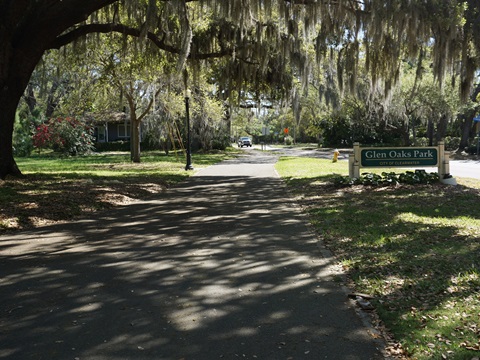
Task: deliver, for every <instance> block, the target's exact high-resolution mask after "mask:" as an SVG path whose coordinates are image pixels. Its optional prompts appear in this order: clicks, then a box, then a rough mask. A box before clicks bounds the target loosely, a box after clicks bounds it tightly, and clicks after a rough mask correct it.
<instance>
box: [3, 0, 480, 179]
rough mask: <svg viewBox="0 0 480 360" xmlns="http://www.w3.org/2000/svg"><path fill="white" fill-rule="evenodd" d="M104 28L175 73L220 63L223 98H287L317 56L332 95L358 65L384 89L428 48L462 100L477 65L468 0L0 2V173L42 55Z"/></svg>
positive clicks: (9, 162)
mask: <svg viewBox="0 0 480 360" xmlns="http://www.w3.org/2000/svg"><path fill="white" fill-rule="evenodd" d="M113 32H115V33H119V34H122V35H123V36H125V37H132V38H135V39H136V41H135V42H134V45H133V48H132V46H129V48H128V51H130V52H132V53H134V54H135V52H136V51H137V52H139V53H140V52H141V53H143V54H147V53H150V52H152V54H153V53H158V51H162V52H164V53H165V54H166V55H165V56H167V57H170V58H171V59H173V60H174V62H175V64H176V65H175V69H174V70H173V71H177V72H180V71H182V70H183V69H184V67H185V64H186V62H187V61H188V62H189V63H191V64H193V63H196V64H198V65H197V66H201V63H202V62H204V61H208V60H211V59H221V60H220V61H217V64H216V65H215V66H217V70H218V71H217V75H216V76H217V78H216V80H217V82H218V84H219V88H220V89H221V91H223V92H224V93H226V94H229V95H231V94H234V93H235V94H240V93H241V92H240V91H239V90H240V89H242V88H245V87H247V86H248V87H249V88H250V89H249V90H250V91H251V92H252V93H254V92H255V91H256V92H257V93H265V92H267V91H268V92H271V93H272V94H276V96H286V95H287V94H290V95H291V94H292V93H295V91H296V90H295V91H293V92H292V91H291V90H292V88H293V87H294V86H295V82H296V81H297V80H299V81H300V83H301V84H303V90H306V89H307V88H308V86H307V84H308V82H309V81H310V80H311V79H312V77H313V76H316V75H315V74H319V73H320V72H319V71H318V67H319V66H320V65H321V64H324V63H325V62H324V61H325V60H326V61H327V63H329V64H330V66H331V70H330V74H331V75H332V76H330V77H329V79H330V81H331V82H334V83H335V86H337V87H338V89H340V90H341V91H343V89H344V88H345V89H346V90H349V91H351V92H353V93H354V92H355V90H356V83H357V79H358V77H359V67H360V66H364V69H363V70H364V71H365V73H366V74H368V77H369V79H370V83H371V86H370V91H371V92H380V93H382V94H383V95H384V96H385V97H388V96H389V95H390V94H391V93H392V89H393V87H394V85H395V84H396V83H397V81H398V79H399V77H400V72H401V70H402V69H401V67H402V62H403V61H405V60H408V61H411V62H412V63H414V64H415V66H416V68H417V69H418V71H417V76H418V77H421V75H422V71H421V69H422V67H425V66H428V64H426V63H425V58H426V56H425V55H426V52H427V49H431V50H432V51H431V59H432V68H433V73H434V75H435V79H436V81H437V83H438V84H439V85H440V86H441V85H442V84H443V83H444V80H445V78H446V76H447V75H448V74H452V75H455V76H456V77H457V78H458V79H459V81H458V84H459V85H458V86H459V89H460V93H461V97H462V98H463V99H467V98H468V96H469V95H470V93H471V89H472V83H473V79H474V74H475V71H476V70H477V69H478V68H479V63H480V62H479V54H480V36H479V34H480V10H479V7H478V2H477V1H476V0H467V1H460V0H452V1H448V2H447V1H443V0H382V1H381V0H241V1H239V0H48V1H42V2H38V1H29V0H16V1H11V0H0V42H1V43H2V44H3V45H2V47H1V48H0V92H1V93H0V177H1V178H4V177H5V176H7V175H8V174H14V175H15V174H20V171H19V169H18V168H17V166H16V164H15V161H14V158H13V153H12V132H13V124H14V119H15V111H16V108H17V106H18V103H19V100H20V98H21V96H22V94H23V93H24V91H25V89H26V88H27V85H28V82H29V80H30V77H31V74H32V72H33V71H34V69H35V66H36V65H37V64H38V63H39V61H40V59H41V58H42V56H43V55H44V53H45V52H46V51H47V50H49V49H60V48H62V47H64V46H66V45H69V44H71V45H72V46H73V49H74V50H75V51H78V52H82V51H84V50H85V48H86V42H95V41H99V39H100V37H98V36H95V34H99V33H113ZM125 44H128V42H125ZM220 65H221V66H220ZM234 90H235V91H234Z"/></svg>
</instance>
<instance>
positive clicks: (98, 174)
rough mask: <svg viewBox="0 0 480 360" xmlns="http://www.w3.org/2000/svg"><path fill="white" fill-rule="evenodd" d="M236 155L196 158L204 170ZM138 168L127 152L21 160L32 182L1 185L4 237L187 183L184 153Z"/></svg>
mask: <svg viewBox="0 0 480 360" xmlns="http://www.w3.org/2000/svg"><path fill="white" fill-rule="evenodd" d="M234 151H235V150H231V152H218V153H209V154H194V155H193V157H192V158H193V165H194V167H195V168H197V169H198V168H202V167H206V166H208V165H211V164H214V163H216V162H219V161H221V160H223V159H225V158H227V157H230V156H232V153H233V152H234ZM141 160H142V162H141V163H137V164H134V163H132V162H131V161H130V154H129V153H127V152H111V153H98V154H95V155H90V156H77V157H59V156H58V155H55V154H53V153H42V154H34V155H32V156H31V157H28V158H18V159H16V161H17V164H18V166H19V168H20V169H21V171H22V172H23V174H24V175H26V177H25V178H24V179H14V178H9V179H8V180H6V181H0V233H1V232H5V231H16V230H21V229H28V228H32V227H36V226H40V225H47V224H52V223H55V222H60V221H65V220H72V219H75V218H77V217H79V216H83V215H86V214H89V213H93V212H95V211H98V210H102V209H108V208H111V207H113V206H117V205H123V204H126V203H129V202H132V201H135V200H144V199H149V198H151V197H152V196H157V195H158V194H159V193H161V192H162V191H164V190H165V189H166V188H168V187H170V186H172V185H174V184H176V183H178V182H180V181H182V180H184V179H186V178H187V177H189V176H190V175H192V173H193V172H191V171H185V157H184V156H183V154H179V155H178V156H176V155H175V154H172V153H171V154H170V155H169V156H166V155H165V154H164V153H162V152H145V153H143V154H142V159H141Z"/></svg>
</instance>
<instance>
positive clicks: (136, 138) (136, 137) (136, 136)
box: [130, 118, 141, 163]
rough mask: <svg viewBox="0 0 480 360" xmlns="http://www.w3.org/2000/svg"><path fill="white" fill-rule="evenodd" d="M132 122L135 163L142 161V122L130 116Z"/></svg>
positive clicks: (131, 139)
mask: <svg viewBox="0 0 480 360" xmlns="http://www.w3.org/2000/svg"><path fill="white" fill-rule="evenodd" d="M130 124H131V126H132V130H131V136H130V145H131V149H132V156H131V157H132V161H133V162H135V163H139V162H140V124H141V121H138V120H137V119H132V118H130Z"/></svg>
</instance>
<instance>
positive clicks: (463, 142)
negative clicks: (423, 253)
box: [457, 113, 475, 153]
mask: <svg viewBox="0 0 480 360" xmlns="http://www.w3.org/2000/svg"><path fill="white" fill-rule="evenodd" d="M474 116H475V115H474V114H473V113H468V114H466V115H465V116H464V118H463V123H462V137H461V139H460V145H459V146H458V149H457V152H458V153H461V152H462V151H464V150H465V149H466V148H467V147H468V140H469V139H470V133H471V131H472V124H473V118H474Z"/></svg>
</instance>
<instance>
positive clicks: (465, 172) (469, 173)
mask: <svg viewBox="0 0 480 360" xmlns="http://www.w3.org/2000/svg"><path fill="white" fill-rule="evenodd" d="M255 149H261V147H260V145H255ZM267 149H268V150H269V151H271V152H274V153H276V154H278V155H283V156H303V157H313V158H323V159H331V158H332V157H333V150H331V149H301V148H293V147H292V148H276V147H270V146H267ZM244 150H246V151H248V150H250V149H247V148H244ZM351 151H352V150H350V149H348V150H341V151H340V154H341V155H340V158H339V160H340V161H342V160H344V161H347V160H348V153H349V152H351ZM424 169H425V170H426V171H427V172H436V171H437V168H436V167H428V168H424ZM450 173H451V174H452V175H453V176H454V177H464V178H472V179H480V160H474V159H469V160H450Z"/></svg>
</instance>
